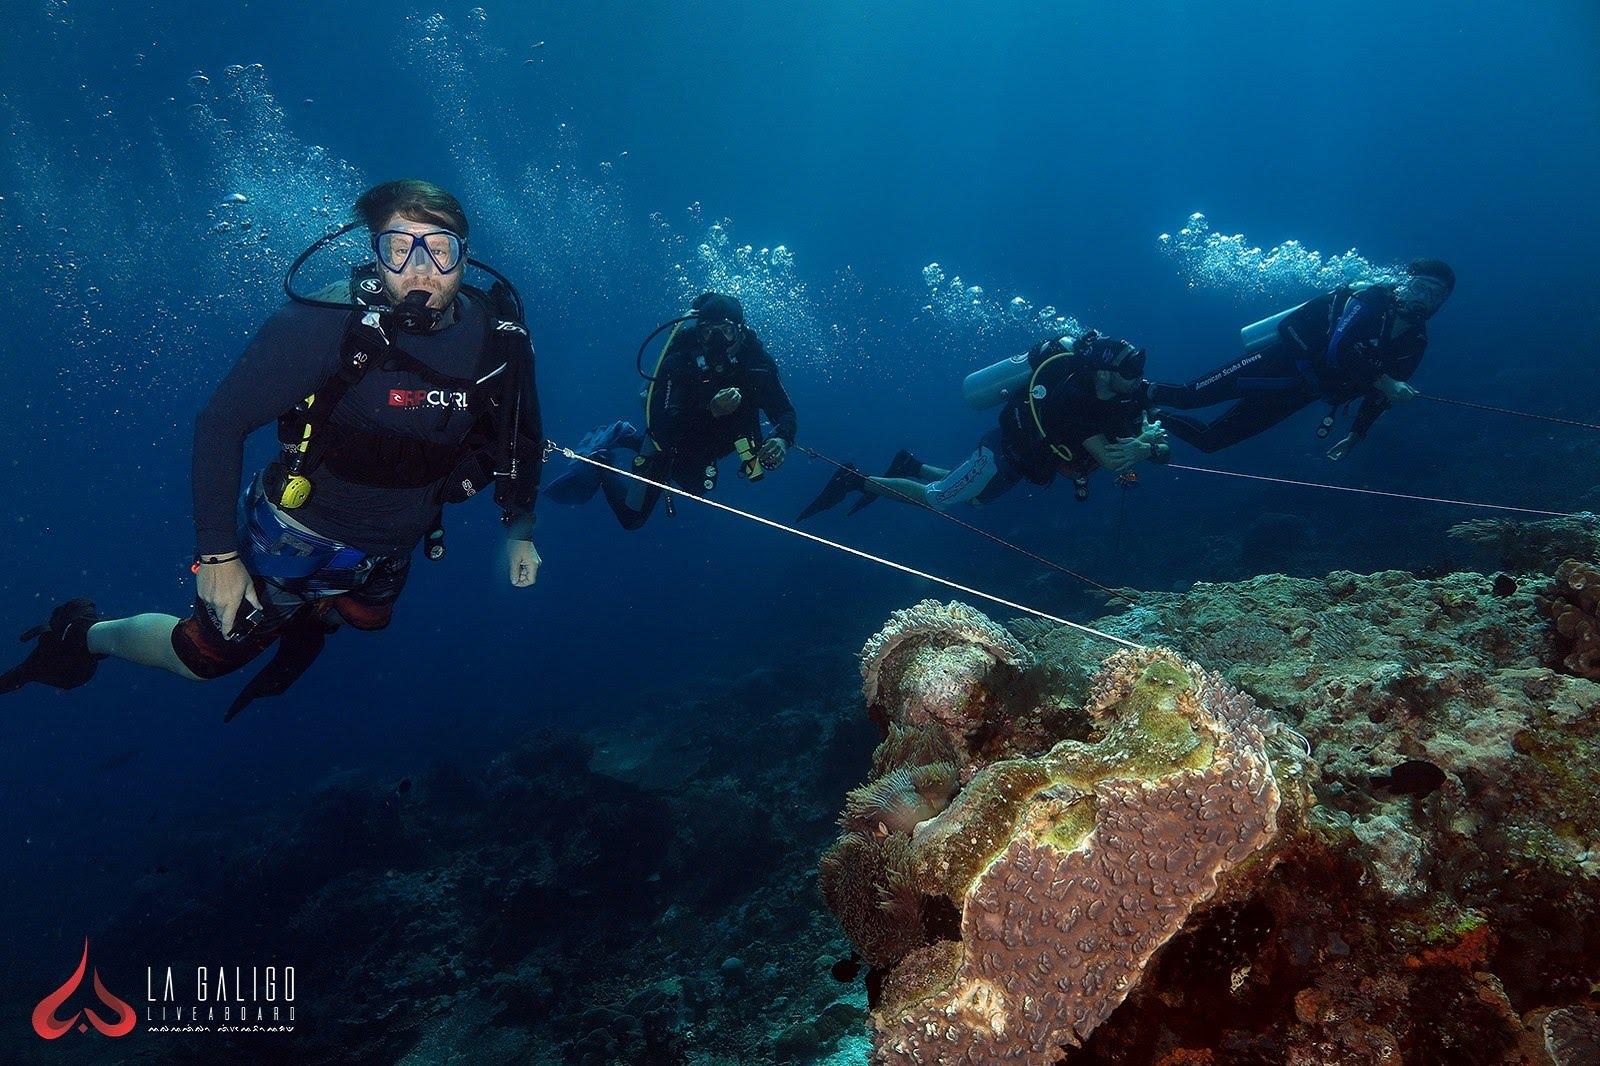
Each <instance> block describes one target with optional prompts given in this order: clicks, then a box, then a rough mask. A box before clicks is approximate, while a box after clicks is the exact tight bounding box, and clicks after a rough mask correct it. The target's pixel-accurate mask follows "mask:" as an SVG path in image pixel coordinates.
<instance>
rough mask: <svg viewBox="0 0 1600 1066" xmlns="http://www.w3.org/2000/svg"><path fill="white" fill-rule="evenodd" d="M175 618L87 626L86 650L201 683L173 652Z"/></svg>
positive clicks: (153, 617)
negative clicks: (155, 668)
mask: <svg viewBox="0 0 1600 1066" xmlns="http://www.w3.org/2000/svg"><path fill="white" fill-rule="evenodd" d="M178 621H179V620H178V619H177V618H174V617H173V616H172V615H170V614H136V615H134V616H133V617H132V618H111V619H107V620H106V621H104V622H96V623H95V624H94V625H92V626H90V627H89V650H90V651H92V652H94V653H95V654H97V655H115V656H116V657H117V658H119V659H126V660H127V661H128V662H130V663H138V664H139V665H140V666H154V667H158V668H160V669H162V670H169V671H171V672H172V673H174V674H177V675H178V676H179V677H186V678H188V679H189V680H190V681H199V680H202V679H201V678H200V677H199V676H198V675H196V674H195V673H193V672H192V671H191V670H190V669H189V668H188V667H187V666H185V665H183V660H182V659H179V658H178V653H177V652H176V651H174V650H173V649H172V631H173V630H174V629H175V628H177V625H178Z"/></svg>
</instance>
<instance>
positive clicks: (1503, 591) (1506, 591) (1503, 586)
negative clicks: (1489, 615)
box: [1494, 574, 1517, 599]
mask: <svg viewBox="0 0 1600 1066" xmlns="http://www.w3.org/2000/svg"><path fill="white" fill-rule="evenodd" d="M1515 591H1517V580H1516V578H1514V577H1512V576H1511V575H1510V574H1496V575H1495V577H1494V594H1495V595H1496V596H1499V597H1500V598H1501V599H1505V598H1506V597H1507V596H1509V595H1511V594H1512V593H1513V592H1515Z"/></svg>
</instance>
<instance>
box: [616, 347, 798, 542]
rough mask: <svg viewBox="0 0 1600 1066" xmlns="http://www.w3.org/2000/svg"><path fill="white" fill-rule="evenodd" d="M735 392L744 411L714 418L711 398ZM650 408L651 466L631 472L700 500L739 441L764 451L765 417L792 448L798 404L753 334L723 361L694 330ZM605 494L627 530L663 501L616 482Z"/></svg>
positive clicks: (662, 371) (665, 361)
mask: <svg viewBox="0 0 1600 1066" xmlns="http://www.w3.org/2000/svg"><path fill="white" fill-rule="evenodd" d="M730 388H732V389H738V390H739V392H740V394H741V400H740V403H739V406H738V407H737V408H736V409H735V410H734V411H732V412H731V413H729V414H726V415H723V416H721V417H718V416H716V415H713V414H712V413H711V398H712V397H713V396H715V395H716V394H717V393H718V392H721V391H722V390H723V389H730ZM648 407H649V412H648V422H649V441H648V442H647V443H646V445H645V463H644V465H643V466H642V467H641V466H634V467H633V468H632V469H634V470H635V471H636V472H637V473H639V474H641V475H643V476H645V477H649V478H651V479H652V480H655V481H662V482H668V483H671V484H674V485H678V486H679V487H681V488H683V489H685V490H686V491H688V492H691V493H694V494H696V495H699V494H702V493H705V492H708V491H710V489H711V488H712V487H713V486H714V485H715V483H716V466H717V463H718V462H719V461H720V460H722V459H725V458H727V456H729V455H731V454H732V453H733V451H734V447H735V442H736V441H738V440H739V439H740V438H744V439H747V440H749V441H750V442H751V444H752V445H753V446H757V447H759V445H760V443H761V441H762V439H763V434H762V431H761V416H762V415H766V417H767V421H768V422H770V423H771V425H772V431H771V433H770V434H768V436H772V437H781V438H782V439H783V442H784V444H786V445H790V446H792V445H793V444H794V437H795V427H796V418H795V410H794V404H792V403H790V402H789V394H788V393H787V392H785V391H784V388H783V382H782V381H781V380H780V379H779V377H778V365H777V363H775V362H774V361H773V359H772V356H771V355H769V354H767V349H766V346H765V345H763V344H762V343H761V338H760V337H759V336H757V335H756V332H755V330H753V329H751V328H749V327H748V326H745V327H743V329H742V339H741V340H740V342H739V343H738V344H737V345H736V346H735V348H734V350H733V351H732V352H731V353H729V354H728V355H724V356H717V355H715V354H714V353H712V352H710V351H709V350H708V349H707V347H706V345H705V344H704V343H703V342H702V341H701V338H700V335H699V330H698V328H697V327H696V326H693V325H691V326H686V327H685V328H683V329H681V330H679V331H678V333H677V335H676V336H675V337H674V338H673V339H672V342H671V345H670V346H669V347H668V349H667V351H666V354H665V355H664V356H663V358H662V360H661V365H660V368H659V369H658V370H657V372H656V382H655V385H654V387H653V388H652V389H651V391H650V395H649V400H648ZM657 449H659V450H657ZM708 470H709V471H710V473H709V474H708V473H707V471H708ZM707 481H710V482H711V484H710V485H708V484H706V482H707ZM601 489H602V491H604V493H605V497H606V502H607V503H608V504H610V505H611V510H612V512H613V513H615V514H616V516H617V521H618V522H620V523H622V526H623V528H625V529H638V528H639V527H640V526H642V525H644V523H645V521H646V520H647V519H648V518H649V517H650V513H651V512H652V511H653V510H655V506H656V504H657V503H658V502H659V500H660V497H661V490H660V489H657V488H654V487H651V486H645V485H640V484H639V483H638V482H635V481H627V480H626V479H621V478H616V477H608V478H606V479H604V481H603V482H602V483H601Z"/></svg>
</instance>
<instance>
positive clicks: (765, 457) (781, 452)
mask: <svg viewBox="0 0 1600 1066" xmlns="http://www.w3.org/2000/svg"><path fill="white" fill-rule="evenodd" d="M756 458H758V459H760V460H761V467H762V469H764V470H776V469H778V467H780V466H782V465H783V461H784V460H785V459H787V458H789V446H788V445H787V444H785V443H783V438H782V437H769V438H767V442H766V443H765V444H763V445H762V446H761V451H760V453H759V454H758V455H757V456H756Z"/></svg>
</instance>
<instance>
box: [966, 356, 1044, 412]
mask: <svg viewBox="0 0 1600 1066" xmlns="http://www.w3.org/2000/svg"><path fill="white" fill-rule="evenodd" d="M1032 375H1033V368H1032V367H1030V366H1028V353H1027V352H1023V353H1022V354H1021V355H1013V356H1011V357H1010V358H1008V359H1002V360H1000V361H999V362H998V363H995V364H994V365H992V366H986V367H984V368H983V369H982V370H974V371H973V372H972V373H970V374H968V375H967V377H966V380H965V381H963V382H962V383H961V392H962V394H963V395H964V396H965V397H966V398H967V406H968V407H971V408H972V409H973V410H975V411H981V410H983V409H984V408H985V407H993V406H995V405H996V404H1001V403H1005V402H1006V401H1007V400H1009V399H1011V398H1012V397H1013V396H1017V395H1020V394H1021V392H1022V390H1023V389H1025V388H1027V387H1028V379H1029V378H1030V377H1032Z"/></svg>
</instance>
